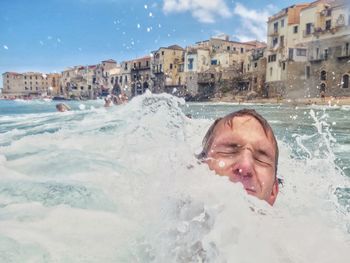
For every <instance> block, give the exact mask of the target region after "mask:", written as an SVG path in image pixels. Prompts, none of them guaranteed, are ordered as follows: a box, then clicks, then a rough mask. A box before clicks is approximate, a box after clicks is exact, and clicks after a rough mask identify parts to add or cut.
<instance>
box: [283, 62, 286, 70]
mask: <svg viewBox="0 0 350 263" xmlns="http://www.w3.org/2000/svg"><path fill="white" fill-rule="evenodd" d="M282 70H286V62H282Z"/></svg>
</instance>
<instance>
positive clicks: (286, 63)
mask: <svg viewBox="0 0 350 263" xmlns="http://www.w3.org/2000/svg"><path fill="white" fill-rule="evenodd" d="M307 6H309V4H297V5H293V6H290V7H287V8H284V9H282V10H281V11H280V12H278V13H277V14H275V15H273V16H271V17H269V19H268V22H267V23H268V26H267V28H268V29H267V45H268V47H267V52H266V53H267V54H266V57H267V65H266V87H265V94H268V95H269V96H278V95H286V94H287V95H291V93H292V90H293V88H296V87H300V86H303V83H302V82H301V81H302V79H300V78H299V77H298V76H300V72H296V71H297V70H300V69H303V68H304V65H305V63H306V61H307V56H306V48H305V46H303V45H302V44H301V35H302V29H301V28H300V12H301V10H302V9H303V8H305V7H307ZM289 82H291V83H289ZM287 88H288V91H287Z"/></svg>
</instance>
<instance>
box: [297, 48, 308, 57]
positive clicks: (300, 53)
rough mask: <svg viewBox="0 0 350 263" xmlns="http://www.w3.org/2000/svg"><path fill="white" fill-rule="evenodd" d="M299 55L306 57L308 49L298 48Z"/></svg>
mask: <svg viewBox="0 0 350 263" xmlns="http://www.w3.org/2000/svg"><path fill="white" fill-rule="evenodd" d="M297 56H299V57H305V56H306V49H303V48H297Z"/></svg>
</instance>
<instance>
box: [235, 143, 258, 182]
mask: <svg viewBox="0 0 350 263" xmlns="http://www.w3.org/2000/svg"><path fill="white" fill-rule="evenodd" d="M232 169H233V174H234V176H235V177H236V178H237V177H238V178H245V177H251V176H253V174H254V160H253V155H252V152H251V150H250V149H244V150H243V151H242V152H241V153H240V156H239V158H238V159H237V160H236V162H235V163H234V164H233V167H232Z"/></svg>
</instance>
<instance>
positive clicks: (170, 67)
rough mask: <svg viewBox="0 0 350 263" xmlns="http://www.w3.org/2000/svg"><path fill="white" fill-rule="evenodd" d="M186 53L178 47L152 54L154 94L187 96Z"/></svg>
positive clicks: (170, 47)
mask: <svg viewBox="0 0 350 263" xmlns="http://www.w3.org/2000/svg"><path fill="white" fill-rule="evenodd" d="M184 52H185V51H184V49H183V48H182V47H180V46H178V45H172V46H168V47H161V48H159V49H158V50H156V51H153V52H152V62H151V63H152V81H153V89H152V91H153V92H155V93H159V92H168V93H172V94H174V95H178V96H183V95H184V94H185V85H184V83H185V81H184V77H183V71H184V69H183V67H184Z"/></svg>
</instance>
